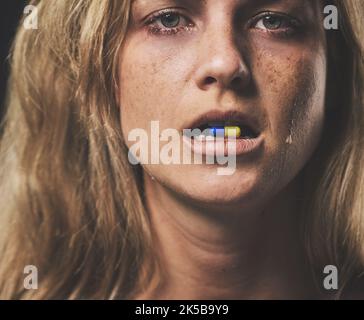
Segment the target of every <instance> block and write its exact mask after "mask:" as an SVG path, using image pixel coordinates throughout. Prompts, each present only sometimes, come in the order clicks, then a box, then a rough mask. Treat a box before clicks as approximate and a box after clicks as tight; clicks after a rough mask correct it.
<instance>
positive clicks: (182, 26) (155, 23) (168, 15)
mask: <svg viewBox="0 0 364 320" xmlns="http://www.w3.org/2000/svg"><path fill="white" fill-rule="evenodd" d="M147 25H148V29H149V31H150V32H151V33H153V34H167V35H169V34H176V33H178V32H180V31H183V30H188V29H190V28H191V27H193V24H192V22H191V21H190V20H189V19H188V18H186V17H185V16H183V15H182V14H180V13H179V12H176V11H170V10H165V11H161V12H157V13H156V14H154V15H153V16H152V17H151V18H150V19H149V20H148V21H147Z"/></svg>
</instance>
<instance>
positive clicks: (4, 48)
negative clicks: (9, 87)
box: [0, 0, 28, 119]
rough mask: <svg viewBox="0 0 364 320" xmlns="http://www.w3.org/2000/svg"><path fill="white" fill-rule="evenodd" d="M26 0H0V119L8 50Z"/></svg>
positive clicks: (7, 64)
mask: <svg viewBox="0 0 364 320" xmlns="http://www.w3.org/2000/svg"><path fill="white" fill-rule="evenodd" d="M27 3H28V1H26V0H1V10H0V119H1V118H2V116H3V113H4V111H5V110H4V102H5V91H6V83H7V79H8V76H9V62H8V59H7V57H8V55H9V49H10V46H11V43H12V40H13V37H14V34H15V30H16V27H17V24H18V22H19V20H20V18H21V17H22V15H23V10H24V8H25V6H26V5H27Z"/></svg>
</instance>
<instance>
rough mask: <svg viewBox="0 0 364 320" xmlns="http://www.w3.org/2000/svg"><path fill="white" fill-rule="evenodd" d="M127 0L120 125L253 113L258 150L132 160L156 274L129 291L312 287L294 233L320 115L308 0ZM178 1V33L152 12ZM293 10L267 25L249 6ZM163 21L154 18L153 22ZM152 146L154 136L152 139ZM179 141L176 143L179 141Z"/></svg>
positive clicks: (320, 84)
mask: <svg viewBox="0 0 364 320" xmlns="http://www.w3.org/2000/svg"><path fill="white" fill-rule="evenodd" d="M313 3H315V4H314V5H313V4H312V3H311V2H309V1H301V0H283V1H256V0H254V1H253V0H251V1H250V0H245V1H238V0H225V1H219V0H207V1H169V0H167V1H166V0H155V1H148V0H136V1H135V2H134V4H133V9H132V21H131V24H130V29H129V32H128V35H127V38H126V41H125V43H124V45H123V48H122V50H121V52H120V88H119V89H120V91H119V92H120V95H119V99H120V108H121V123H122V128H123V134H124V138H125V141H126V143H127V145H128V146H129V147H130V146H131V145H132V144H133V142H128V141H127V137H128V133H129V132H130V131H131V130H132V129H134V128H142V129H145V130H146V131H147V132H149V131H150V129H149V128H150V121H152V120H159V121H160V130H163V129H166V128H175V129H177V130H179V131H181V130H182V129H184V128H186V127H187V126H188V124H189V123H191V122H192V121H193V120H194V119H196V117H197V116H199V115H202V114H204V113H206V112H208V111H211V110H220V111H230V110H240V111H242V112H244V113H250V114H254V116H255V117H256V118H257V119H259V122H260V123H261V125H262V128H263V130H262V132H261V134H262V135H263V137H264V146H263V148H262V150H261V151H260V152H258V153H256V154H252V155H242V156H239V157H238V159H237V168H236V172H235V173H234V174H233V175H232V176H228V177H227V176H219V175H217V174H216V166H217V165H206V164H201V165H162V164H161V165H143V170H144V173H145V175H144V176H145V192H146V203H147V206H148V209H149V211H148V212H149V214H150V216H151V220H152V225H153V227H154V229H155V234H156V239H157V240H156V248H157V252H158V253H159V255H160V258H161V259H162V260H163V267H164V268H165V272H164V276H163V277H160V280H161V282H162V283H163V284H162V285H161V286H160V287H159V288H158V289H157V290H149V291H146V292H145V293H144V294H143V295H142V296H141V298H191V299H194V298H196V299H199V298H202V299H209V298H211V299H214V298H218V299H220V298H230V299H235V298H251V297H254V298H313V297H316V294H317V293H316V292H315V290H314V288H313V286H312V282H311V280H309V279H310V276H309V274H308V271H307V268H306V266H305V262H304V258H303V254H302V248H301V246H300V242H299V239H298V236H297V234H298V228H299V225H298V217H297V215H296V212H297V211H298V210H297V209H298V208H299V201H298V199H299V195H300V175H299V174H300V171H301V170H302V168H303V167H304V166H305V165H306V164H307V162H308V161H309V159H310V157H311V156H312V153H313V152H314V151H315V149H316V148H317V147H318V146H319V142H320V136H321V131H322V127H323V123H324V110H325V100H324V97H325V90H326V85H325V84H326V40H325V34H324V30H323V28H322V23H321V22H322V20H321V16H320V11H321V8H320V7H319V5H318V3H317V2H313ZM176 7H178V9H176V10H178V13H180V14H181V15H182V16H184V17H186V19H184V18H181V20H180V26H181V27H180V28H179V29H178V32H175V31H171V30H169V31H166V32H164V33H161V32H159V31H158V29H157V27H163V24H162V22H161V20H158V19H157V21H154V22H153V23H152V24H151V25H150V24H148V23H147V22H146V21H148V19H144V18H148V17H149V18H150V16H151V14H152V13H153V12H156V11H159V10H162V9H166V8H176ZM268 11H273V12H279V13H283V14H287V15H289V16H291V17H293V18H295V19H297V20H298V21H299V22H300V23H301V24H302V27H300V29H299V31H298V30H297V32H291V28H290V27H287V25H288V26H290V25H289V24H287V25H286V24H283V27H281V28H279V29H278V30H268V29H267V28H266V27H265V26H264V25H263V24H262V23H261V20H260V23H259V18H254V17H257V14H258V13H259V14H260V13H261V12H268ZM164 28H166V27H164ZM161 145H162V144H161ZM182 148H183V146H182Z"/></svg>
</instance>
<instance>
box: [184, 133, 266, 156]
mask: <svg viewBox="0 0 364 320" xmlns="http://www.w3.org/2000/svg"><path fill="white" fill-rule="evenodd" d="M183 142H184V144H185V145H186V146H187V147H188V148H190V149H191V150H192V151H193V153H196V154H201V155H205V156H227V155H236V156H239V155H245V154H250V153H253V152H255V151H257V150H258V149H260V148H261V146H262V145H263V142H264V139H263V136H262V135H259V136H258V137H256V138H253V139H240V138H238V139H236V140H235V142H234V143H235V146H234V143H232V142H231V141H229V140H227V139H216V140H215V141H206V140H204V141H199V140H196V139H191V138H189V137H186V136H183Z"/></svg>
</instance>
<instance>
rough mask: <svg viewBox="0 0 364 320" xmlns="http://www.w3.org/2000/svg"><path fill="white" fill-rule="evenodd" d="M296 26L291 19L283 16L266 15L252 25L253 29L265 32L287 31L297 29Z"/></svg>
mask: <svg viewBox="0 0 364 320" xmlns="http://www.w3.org/2000/svg"><path fill="white" fill-rule="evenodd" d="M297 27H298V24H297V23H296V21H294V19H293V18H289V17H286V16H283V15H277V14H267V15H265V16H263V17H261V18H260V19H259V20H258V21H257V22H256V23H255V25H254V28H256V29H261V30H266V31H273V32H274V31H288V30H295V29H297Z"/></svg>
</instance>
